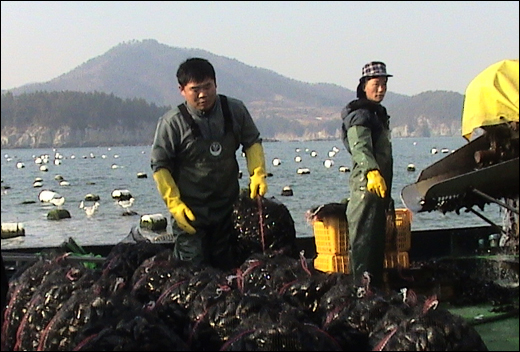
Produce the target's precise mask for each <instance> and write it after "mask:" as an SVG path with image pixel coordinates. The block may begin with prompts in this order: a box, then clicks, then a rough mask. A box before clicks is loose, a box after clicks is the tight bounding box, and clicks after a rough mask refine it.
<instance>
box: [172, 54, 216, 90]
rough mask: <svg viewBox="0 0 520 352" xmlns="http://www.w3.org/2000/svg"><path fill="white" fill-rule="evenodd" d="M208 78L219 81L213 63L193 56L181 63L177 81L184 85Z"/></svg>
mask: <svg viewBox="0 0 520 352" xmlns="http://www.w3.org/2000/svg"><path fill="white" fill-rule="evenodd" d="M208 78H211V79H213V80H214V81H215V82H216V81H217V79H216V75H215V69H214V68H213V65H212V64H211V63H210V62H209V61H208V60H206V59H203V58H200V57H192V58H189V59H187V60H186V61H184V62H183V63H181V64H180V65H179V68H178V69H177V82H179V85H180V86H181V87H184V86H185V85H186V84H188V83H189V82H191V81H193V82H202V81H204V80H206V79H208Z"/></svg>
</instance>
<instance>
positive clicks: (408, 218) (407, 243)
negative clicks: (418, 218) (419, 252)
mask: <svg viewBox="0 0 520 352" xmlns="http://www.w3.org/2000/svg"><path fill="white" fill-rule="evenodd" d="M387 220H389V219H387ZM395 227H396V230H397V231H396V238H395V239H393V238H392V237H393V236H392V232H391V230H392V224H391V223H388V222H387V232H386V246H385V249H386V251H397V252H407V251H409V250H410V248H411V246H412V212H411V211H410V210H409V209H406V208H398V209H395ZM394 240H395V242H393V241H394Z"/></svg>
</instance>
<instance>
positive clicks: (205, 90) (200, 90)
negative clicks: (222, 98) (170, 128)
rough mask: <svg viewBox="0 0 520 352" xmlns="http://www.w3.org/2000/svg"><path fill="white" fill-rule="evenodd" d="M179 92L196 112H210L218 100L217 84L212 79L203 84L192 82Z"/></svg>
mask: <svg viewBox="0 0 520 352" xmlns="http://www.w3.org/2000/svg"><path fill="white" fill-rule="evenodd" d="M179 90H180V92H181V94H182V96H183V97H184V99H186V102H187V103H188V104H189V105H190V106H191V107H193V108H195V109H196V110H202V111H209V110H210V109H211V108H212V107H213V105H214V104H215V101H216V100H217V84H216V83H215V81H214V80H213V79H211V78H208V79H206V80H204V81H202V82H193V81H190V82H189V83H188V84H186V85H185V86H184V87H180V86H179Z"/></svg>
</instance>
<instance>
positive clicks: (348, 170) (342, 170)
mask: <svg viewBox="0 0 520 352" xmlns="http://www.w3.org/2000/svg"><path fill="white" fill-rule="evenodd" d="M339 172H350V169H349V168H348V166H340V167H339Z"/></svg>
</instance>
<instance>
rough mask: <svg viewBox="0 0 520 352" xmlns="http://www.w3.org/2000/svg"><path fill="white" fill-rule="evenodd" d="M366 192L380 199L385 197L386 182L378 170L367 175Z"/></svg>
mask: <svg viewBox="0 0 520 352" xmlns="http://www.w3.org/2000/svg"><path fill="white" fill-rule="evenodd" d="M367 190H368V191H370V192H372V193H375V194H377V195H378V196H379V197H381V198H385V197H386V182H385V179H384V178H383V176H381V173H380V172H379V170H372V171H369V172H368V173H367Z"/></svg>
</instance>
